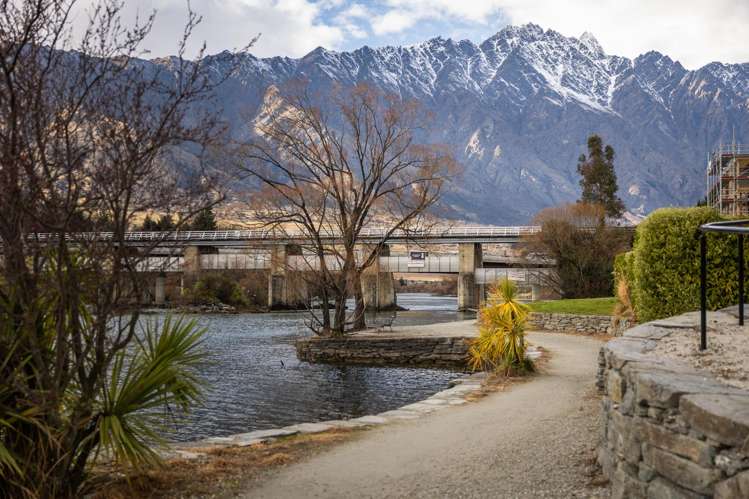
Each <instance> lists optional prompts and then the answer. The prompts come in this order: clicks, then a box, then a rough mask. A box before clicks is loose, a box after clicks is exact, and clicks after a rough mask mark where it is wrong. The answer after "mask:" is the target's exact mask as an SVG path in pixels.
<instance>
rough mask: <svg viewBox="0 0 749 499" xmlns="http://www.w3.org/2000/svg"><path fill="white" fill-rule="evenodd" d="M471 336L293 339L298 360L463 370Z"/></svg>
mask: <svg viewBox="0 0 749 499" xmlns="http://www.w3.org/2000/svg"><path fill="white" fill-rule="evenodd" d="M470 341H471V338H467V337H411V338H404V337H392V336H391V337H387V336H364V335H362V336H348V337H344V338H309V339H303V340H298V341H297V342H296V353H297V357H298V358H299V360H304V361H307V362H322V363H327V364H359V365H369V366H386V365H387V366H410V367H444V368H450V369H460V370H464V369H465V368H466V360H467V354H468V346H469V343H470Z"/></svg>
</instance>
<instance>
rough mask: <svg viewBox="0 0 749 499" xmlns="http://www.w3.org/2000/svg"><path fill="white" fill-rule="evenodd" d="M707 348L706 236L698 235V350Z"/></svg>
mask: <svg viewBox="0 0 749 499" xmlns="http://www.w3.org/2000/svg"><path fill="white" fill-rule="evenodd" d="M706 348H707V235H706V234H705V233H704V232H702V233H701V234H700V350H705V349H706Z"/></svg>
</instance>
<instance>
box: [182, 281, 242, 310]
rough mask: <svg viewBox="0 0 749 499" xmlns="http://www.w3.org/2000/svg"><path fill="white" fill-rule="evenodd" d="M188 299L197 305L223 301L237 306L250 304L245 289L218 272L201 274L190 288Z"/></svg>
mask: <svg viewBox="0 0 749 499" xmlns="http://www.w3.org/2000/svg"><path fill="white" fill-rule="evenodd" d="M190 301H191V302H192V303H194V304H199V305H206V304H207V305H214V304H218V303H225V304H227V305H233V306H238V307H246V306H248V305H249V304H250V300H249V299H248V297H247V293H246V292H245V290H244V289H243V288H242V287H241V286H240V285H239V284H238V283H237V282H236V281H235V280H233V279H232V278H231V277H230V276H228V275H225V274H220V273H216V274H207V275H204V276H202V277H201V278H200V280H199V281H198V282H196V283H195V285H194V286H193V288H192V290H190Z"/></svg>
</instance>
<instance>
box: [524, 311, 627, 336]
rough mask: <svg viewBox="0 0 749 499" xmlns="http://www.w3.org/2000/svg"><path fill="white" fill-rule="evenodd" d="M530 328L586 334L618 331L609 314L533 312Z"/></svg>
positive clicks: (611, 333)
mask: <svg viewBox="0 0 749 499" xmlns="http://www.w3.org/2000/svg"><path fill="white" fill-rule="evenodd" d="M528 323H529V328H530V329H533V328H537V329H543V330H546V331H562V332H574V333H584V334H610V335H613V334H615V333H616V331H615V328H614V326H613V322H612V318H611V317H610V316H608V315H575V314H552V313H546V312H531V314H530V318H529V320H528Z"/></svg>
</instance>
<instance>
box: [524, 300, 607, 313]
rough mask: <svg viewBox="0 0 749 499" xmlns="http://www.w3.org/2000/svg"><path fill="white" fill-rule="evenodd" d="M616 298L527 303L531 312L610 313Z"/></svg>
mask: <svg viewBox="0 0 749 499" xmlns="http://www.w3.org/2000/svg"><path fill="white" fill-rule="evenodd" d="M615 303H616V298H614V297H610V298H579V299H575V300H548V301H536V302H532V303H529V304H528V305H530V307H531V310H532V311H533V312H547V313H555V314H580V315H612V314H613V313H614V304H615Z"/></svg>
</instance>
